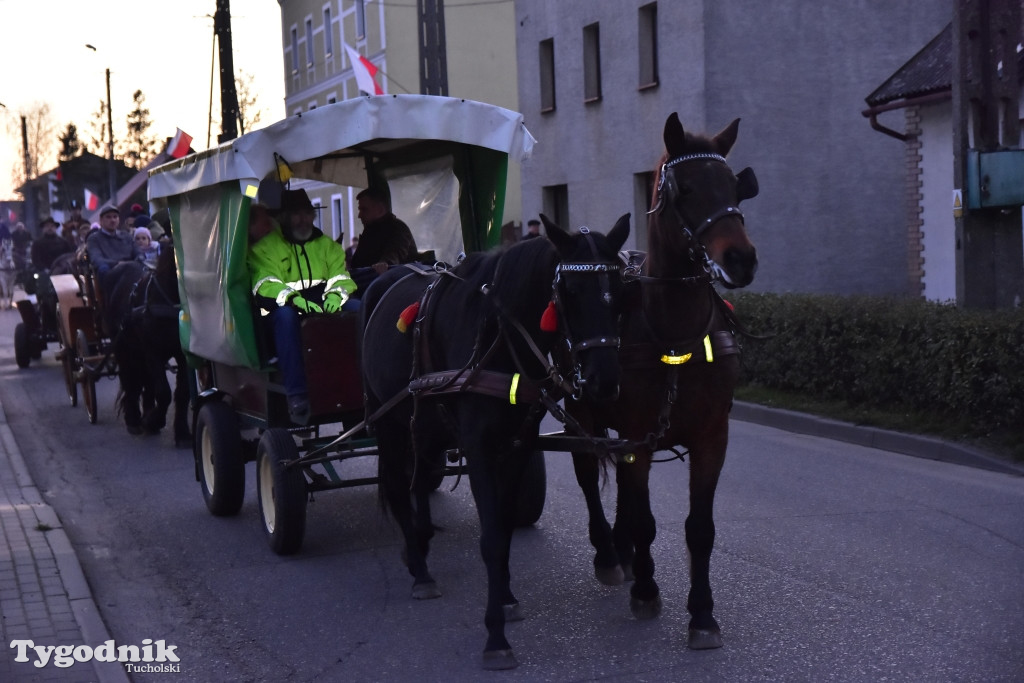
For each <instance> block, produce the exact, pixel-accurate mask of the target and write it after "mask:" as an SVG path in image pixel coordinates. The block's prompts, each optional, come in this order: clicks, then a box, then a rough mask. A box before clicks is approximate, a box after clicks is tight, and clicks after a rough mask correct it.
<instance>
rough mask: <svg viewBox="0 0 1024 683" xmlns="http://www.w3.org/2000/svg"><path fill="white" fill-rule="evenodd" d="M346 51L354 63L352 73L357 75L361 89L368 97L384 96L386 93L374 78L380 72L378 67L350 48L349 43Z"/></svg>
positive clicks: (357, 81) (346, 45)
mask: <svg viewBox="0 0 1024 683" xmlns="http://www.w3.org/2000/svg"><path fill="white" fill-rule="evenodd" d="M345 51H346V52H348V58H349V60H350V61H351V62H352V72H353V73H354V74H355V77H356V84H357V85H358V86H359V89H360V90H361V91H363V92H364V93H366V94H367V95H371V94H372V95H383V94H384V91H383V90H381V87H380V86H379V85H378V84H377V79H376V78H374V76H376V75H377V71H379V69H378V68H377V65H376V64H374V63H373V62H371V61H370V60H369V59H367V58H366V57H364V56H362V55H361V54H359V53H358V52H356V51H355V50H353V49H352V48H351V47H349V45H348V43H345Z"/></svg>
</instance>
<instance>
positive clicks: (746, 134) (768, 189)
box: [515, 0, 952, 296]
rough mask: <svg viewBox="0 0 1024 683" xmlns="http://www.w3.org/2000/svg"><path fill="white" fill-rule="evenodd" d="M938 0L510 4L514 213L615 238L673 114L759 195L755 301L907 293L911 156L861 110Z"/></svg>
mask: <svg viewBox="0 0 1024 683" xmlns="http://www.w3.org/2000/svg"><path fill="white" fill-rule="evenodd" d="M951 11H952V8H951V6H950V5H949V3H948V1H947V0H893V2H884V3H883V2H868V3H864V2H859V3H810V2H804V1H801V0H783V1H782V2H777V3H750V2H744V1H743V0H673V2H667V1H665V0H661V1H660V2H650V1H648V0H560V1H559V2H547V1H546V0H516V3H515V14H516V16H515V25H516V30H517V34H516V44H517V48H518V55H519V102H520V111H522V112H523V115H524V117H525V120H526V125H527V127H528V128H529V129H530V131H531V132H532V133H533V134H534V136H535V137H536V138H537V140H538V144H537V146H536V148H535V151H534V154H533V157H532V158H531V159H530V160H528V161H526V162H525V163H524V164H523V166H522V171H523V210H524V215H526V216H533V215H536V214H537V213H539V212H541V211H544V212H545V213H547V214H548V215H550V216H552V217H557V219H558V220H560V221H561V222H563V223H565V224H566V225H568V226H569V227H578V226H580V225H589V226H591V227H593V228H595V229H601V230H605V229H607V228H609V227H610V226H611V225H612V224H613V223H614V221H615V219H616V218H617V217H618V216H620V215H621V214H623V213H625V212H627V211H629V212H632V213H633V227H634V233H633V236H632V237H631V242H632V243H633V245H635V246H636V247H638V248H641V249H643V248H645V247H646V235H645V230H646V219H645V217H644V212H645V211H646V209H647V206H648V199H649V196H650V189H649V188H650V178H651V171H652V170H653V166H654V164H655V163H656V161H657V159H658V157H659V156H660V154H661V152H662V151H663V150H664V144H663V142H662V131H663V128H664V124H665V119H666V118H667V117H668V115H669V114H671V113H672V112H678V113H679V117H680V120H681V121H682V123H683V126H684V127H686V128H687V129H690V130H694V131H701V132H707V133H715V132H718V131H719V130H721V129H722V128H724V127H725V126H726V125H728V124H729V122H730V121H732V120H733V119H735V118H741V119H742V123H741V124H740V131H739V139H738V141H737V143H736V145H735V147H734V148H733V151H732V153H731V154H730V157H729V161H730V164H731V165H732V166H733V168H734V169H736V170H738V169H741V168H743V167H745V166H751V167H753V168H754V170H755V171H756V173H757V177H758V180H759V183H760V188H761V193H760V195H759V196H758V197H757V198H755V199H752V200H750V201H749V202H747V203H744V205H743V207H742V208H743V210H744V212H745V214H746V220H747V227H748V230H749V232H750V235H751V238H752V239H753V240H754V242H755V244H756V245H757V247H758V252H759V257H760V269H759V271H758V275H757V278H756V279H755V282H754V284H753V286H752V287H751V289H755V290H761V291H777V292H817V293H834V294H853V293H859V294H871V295H900V296H904V295H913V294H917V292H912V291H911V287H910V276H909V274H908V265H907V264H908V261H909V259H908V244H907V237H906V235H907V232H906V229H905V226H906V223H907V220H906V215H907V211H908V206H907V203H906V202H905V192H904V182H905V179H906V174H905V168H906V156H905V155H906V150H905V146H904V145H903V144H902V143H901V142H899V141H897V140H894V139H892V138H889V137H886V136H883V135H879V134H878V133H877V132H875V131H873V130H872V129H871V127H870V126H869V125H868V123H867V122H866V120H865V119H864V117H862V116H861V113H860V112H861V110H863V109H864V94H865V93H867V92H871V91H872V90H873V89H874V88H875V87H876V86H877V85H878V83H880V82H882V81H883V80H884V79H885V78H887V77H888V76H889V75H890V74H891V73H893V71H895V70H896V69H897V68H898V67H899V66H900V65H901V64H903V63H904V62H906V61H907V60H908V59H909V58H910V57H911V56H912V55H913V54H914V53H915V52H916V51H917V50H918V49H919V48H920V46H921V45H923V44H925V43H926V42H927V41H928V40H930V39H931V38H932V37H933V36H935V34H936V33H938V31H939V30H940V29H941V28H942V27H943V25H945V24H946V23H948V22H949V21H950V17H951Z"/></svg>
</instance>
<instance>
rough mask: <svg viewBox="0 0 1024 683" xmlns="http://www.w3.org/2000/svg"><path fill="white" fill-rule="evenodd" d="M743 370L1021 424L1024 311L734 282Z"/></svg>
mask: <svg viewBox="0 0 1024 683" xmlns="http://www.w3.org/2000/svg"><path fill="white" fill-rule="evenodd" d="M729 299H730V301H731V302H732V303H733V304H734V305H735V308H736V313H737V314H738V315H739V318H740V320H741V321H742V322H743V324H744V325H745V326H746V327H747V328H748V329H749V330H750V331H751V332H752V333H754V334H769V333H771V334H774V335H775V336H774V337H772V338H771V339H767V340H755V339H745V340H743V356H742V358H743V367H744V380H745V381H747V382H750V383H752V384H760V385H763V386H766V387H769V388H773V389H779V390H783V391H789V392H796V393H800V394H804V395H807V396H810V397H813V398H818V399H826V400H839V401H845V402H847V403H848V404H849V405H852V406H871V407H875V408H881V409H890V410H914V411H921V412H930V413H932V414H933V415H936V416H939V417H943V418H947V419H950V420H957V421H966V422H967V423H969V424H970V428H971V432H973V433H974V434H976V435H980V434H988V433H992V432H996V431H1005V430H1009V431H1011V432H1017V433H1021V432H1024V311H1021V310H1016V311H1000V312H991V311H965V310H963V309H961V308H957V307H956V306H952V305H948V304H935V303H930V302H925V301H920V300H906V299H882V298H871V297H836V296H814V295H802V294H801V295H797V294H785V295H777V294H753V293H749V292H744V293H741V294H734V293H731V292H730V296H729Z"/></svg>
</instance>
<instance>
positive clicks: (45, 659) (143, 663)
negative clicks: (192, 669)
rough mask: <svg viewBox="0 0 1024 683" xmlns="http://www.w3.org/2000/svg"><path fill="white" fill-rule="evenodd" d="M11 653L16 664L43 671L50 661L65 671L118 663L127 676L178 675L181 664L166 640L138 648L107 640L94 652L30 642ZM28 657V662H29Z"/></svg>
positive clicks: (14, 646)
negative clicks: (90, 664) (79, 666)
mask: <svg viewBox="0 0 1024 683" xmlns="http://www.w3.org/2000/svg"><path fill="white" fill-rule="evenodd" d="M11 649H13V650H15V652H16V654H15V657H14V661H16V662H32V665H33V666H35V667H36V668H39V669H42V668H43V667H44V666H46V665H47V664H49V663H50V662H51V661H52V662H53V665H54V666H56V667H58V668H60V669H66V668H67V667H69V666H72V665H74V664H75V663H83V664H84V663H85V662H91V661H92V660H93V659H95V660H96V661H97V662H121V663H123V664H124V667H125V669H126V670H127V671H128V672H129V673H135V672H139V673H142V672H146V673H180V672H181V665H180V664H178V662H180V661H181V660H180V659H178V655H177V654H175V652H174V651H175V650H176V649H178V646H177V645H168V644H167V641H165V640H155V641H154V640H152V639H150V638H145V639H143V641H142V644H141V645H117V644H116V643H115V642H114V641H113V640H106V641H104V642H103V644H102V645H100V646H99V647H96V648H92V647H89V646H88V645H36V644H35V642H34V641H31V640H12V641H11ZM30 657H31V658H30Z"/></svg>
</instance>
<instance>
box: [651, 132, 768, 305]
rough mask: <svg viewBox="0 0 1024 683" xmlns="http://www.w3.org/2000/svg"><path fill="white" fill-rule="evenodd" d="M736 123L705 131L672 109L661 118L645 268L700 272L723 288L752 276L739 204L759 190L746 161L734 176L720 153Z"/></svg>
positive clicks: (753, 264) (753, 263)
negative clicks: (689, 129) (692, 130)
mask: <svg viewBox="0 0 1024 683" xmlns="http://www.w3.org/2000/svg"><path fill="white" fill-rule="evenodd" d="M739 124H740V120H739V119H736V120H735V121H733V122H732V123H730V124H729V125H728V126H726V127H725V129H724V130H722V131H721V132H720V133H718V134H717V135H715V136H714V137H712V138H707V137H703V136H697V135H692V134H688V133H686V131H684V130H683V125H682V124H681V123H680V122H679V116H678V115H677V114H675V113H673V114H671V115H670V116H669V117H668V120H667V121H666V122H665V131H664V140H665V149H666V154H665V155H664V156H663V157H662V159H661V160H660V163H659V164H658V169H657V171H656V172H657V174H658V175H657V178H658V182H657V186H656V188H655V192H654V197H653V200H652V206H653V208H652V209H651V211H650V223H649V230H650V244H651V254H650V258H649V260H648V264H649V272H650V274H651V275H655V276H661V277H665V276H679V275H691V276H692V275H695V274H699V273H700V272H701V271H704V272H706V273H707V274H708V275H709V276H712V277H714V278H717V279H720V280H721V281H722V283H723V284H724V285H725V286H726V287H729V288H734V287H746V286H747V285H749V284H750V283H751V282H752V281H753V280H754V273H755V272H756V271H757V250H756V249H755V248H754V245H753V244H752V243H751V241H750V238H749V237H748V236H747V231H746V227H745V225H744V220H743V213H742V212H741V211H740V209H739V203H740V202H741V201H743V200H744V199H751V198H753V197H755V196H756V195H757V192H758V188H757V178H756V177H755V176H754V172H753V170H752V169H750V168H745V169H743V170H742V171H740V172H739V173H737V174H735V175H734V174H733V172H732V169H731V168H729V165H728V164H727V163H726V160H725V157H726V155H728V153H729V151H730V150H731V149H732V146H733V144H734V143H735V142H736V135H737V132H738V130H739ZM680 256H685V257H686V258H685V259H680V258H679V257H680Z"/></svg>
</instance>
